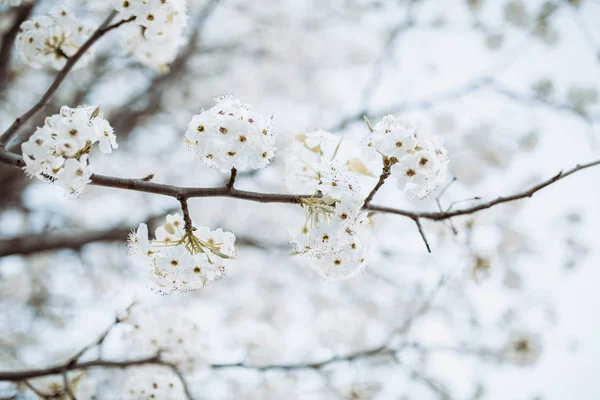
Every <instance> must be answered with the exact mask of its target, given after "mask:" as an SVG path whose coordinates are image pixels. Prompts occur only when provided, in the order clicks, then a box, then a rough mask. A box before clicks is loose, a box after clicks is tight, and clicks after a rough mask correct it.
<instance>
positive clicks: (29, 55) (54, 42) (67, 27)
mask: <svg viewBox="0 0 600 400" xmlns="http://www.w3.org/2000/svg"><path fill="white" fill-rule="evenodd" d="M91 33H92V31H91V29H89V28H88V27H86V26H85V25H82V24H81V22H80V20H78V19H77V18H76V17H75V15H73V13H72V12H71V11H70V10H68V9H67V8H64V7H59V8H55V9H53V10H52V11H51V12H50V15H43V16H38V17H35V18H33V19H31V20H28V21H25V22H23V24H21V32H20V33H19V34H18V35H17V38H16V41H15V45H16V46H17V49H18V51H19V54H20V55H21V58H22V59H23V61H24V62H25V63H26V64H28V65H30V66H32V67H34V68H43V67H49V68H53V69H56V70H60V69H62V68H63V67H64V66H65V64H66V63H67V60H68V59H69V57H71V56H73V55H74V54H75V53H77V51H78V50H79V47H81V45H82V44H83V43H84V42H85V41H86V40H87V38H88V37H89V36H90V35H91ZM91 58H92V52H91V50H88V51H86V52H85V54H83V56H82V57H81V58H80V59H79V61H78V62H77V63H76V64H75V66H74V67H73V68H74V69H77V68H81V67H83V66H85V65H86V64H87V63H89V61H90V60H91Z"/></svg>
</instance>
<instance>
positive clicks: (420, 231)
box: [414, 218, 431, 253]
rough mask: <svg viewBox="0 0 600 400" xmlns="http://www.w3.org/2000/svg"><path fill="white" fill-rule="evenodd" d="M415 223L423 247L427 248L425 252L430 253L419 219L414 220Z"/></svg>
mask: <svg viewBox="0 0 600 400" xmlns="http://www.w3.org/2000/svg"><path fill="white" fill-rule="evenodd" d="M414 221H415V223H416V224H417V228H418V229H419V233H420V234H421V238H423V241H424V242H425V247H427V251H428V252H429V253H431V248H430V247H429V242H428V241H427V237H426V236H425V232H424V231H423V226H421V221H420V220H419V218H414Z"/></svg>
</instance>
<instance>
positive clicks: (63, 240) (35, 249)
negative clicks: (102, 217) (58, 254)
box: [0, 228, 129, 257]
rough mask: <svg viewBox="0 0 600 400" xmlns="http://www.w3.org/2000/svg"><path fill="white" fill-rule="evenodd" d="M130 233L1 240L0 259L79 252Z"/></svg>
mask: <svg viewBox="0 0 600 400" xmlns="http://www.w3.org/2000/svg"><path fill="white" fill-rule="evenodd" d="M128 233H129V229H126V228H116V229H109V230H104V231H92V232H82V233H73V234H69V235H58V236H57V235H55V234H54V233H52V232H49V233H42V234H32V235H25V236H20V237H17V238H13V239H7V240H0V257H4V256H8V255H13V254H19V255H28V254H33V253H40V252H43V251H51V250H58V249H72V250H79V249H81V248H82V247H83V246H85V245H86V244H88V243H92V242H113V241H122V240H124V239H125V238H126V237H127V234H128Z"/></svg>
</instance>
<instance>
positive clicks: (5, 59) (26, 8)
mask: <svg viewBox="0 0 600 400" xmlns="http://www.w3.org/2000/svg"><path fill="white" fill-rule="evenodd" d="M33 6H34V4H33V3H30V4H23V5H21V6H19V7H17V8H15V10H14V11H15V13H16V16H15V19H14V21H13V24H12V26H11V28H10V29H9V30H8V31H7V32H6V33H5V34H4V35H3V36H2V48H1V49H0V89H2V88H3V87H4V85H5V84H6V82H7V81H8V79H7V75H8V69H9V67H8V66H9V63H10V57H11V54H12V50H13V44H14V42H15V38H16V37H17V33H19V28H20V26H21V24H22V23H23V21H25V20H26V19H27V18H29V15H30V14H31V11H32V9H33Z"/></svg>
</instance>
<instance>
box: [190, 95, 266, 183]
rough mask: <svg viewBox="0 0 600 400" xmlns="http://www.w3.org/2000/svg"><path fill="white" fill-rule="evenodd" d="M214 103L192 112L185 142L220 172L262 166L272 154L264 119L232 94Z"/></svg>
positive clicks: (206, 162) (205, 161)
mask: <svg viewBox="0 0 600 400" xmlns="http://www.w3.org/2000/svg"><path fill="white" fill-rule="evenodd" d="M215 100H216V101H217V105H215V106H214V107H212V108H211V109H209V110H206V111H201V112H200V113H199V114H196V115H194V117H193V118H192V120H191V121H190V123H189V125H188V129H187V132H186V133H185V137H184V140H185V143H186V144H187V145H188V147H189V148H190V150H192V151H194V152H195V153H196V154H197V155H198V157H199V158H200V159H201V160H202V161H203V162H204V164H205V165H207V166H209V167H212V168H217V169H219V170H221V171H223V172H225V171H230V170H231V169H232V168H235V169H237V170H238V171H246V170H249V169H258V168H263V167H266V166H267V165H269V163H270V162H271V158H273V156H274V155H275V137H276V136H275V132H274V129H273V127H272V126H271V120H270V118H265V117H264V116H263V115H261V114H259V113H257V112H256V111H254V110H253V109H252V107H250V106H249V105H247V104H242V103H241V102H240V100H239V99H237V98H236V97H232V96H222V97H218V98H216V99H215Z"/></svg>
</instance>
